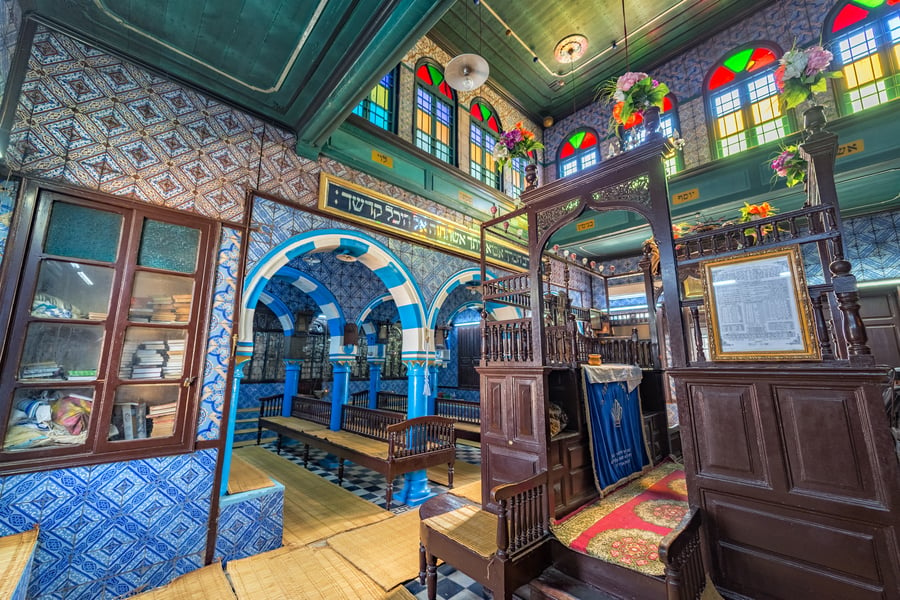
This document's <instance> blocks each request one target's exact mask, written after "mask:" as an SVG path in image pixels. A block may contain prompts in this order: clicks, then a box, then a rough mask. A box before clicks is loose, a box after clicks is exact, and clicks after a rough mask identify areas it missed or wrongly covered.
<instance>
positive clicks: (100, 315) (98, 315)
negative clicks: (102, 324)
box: [88, 311, 108, 321]
mask: <svg viewBox="0 0 900 600" xmlns="http://www.w3.org/2000/svg"><path fill="white" fill-rule="evenodd" d="M107 316H108V315H107V313H105V312H93V311H91V312H89V313H88V319H90V320H91V321H105V320H106V317H107Z"/></svg>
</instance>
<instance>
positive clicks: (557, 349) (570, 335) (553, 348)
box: [544, 325, 576, 366]
mask: <svg viewBox="0 0 900 600" xmlns="http://www.w3.org/2000/svg"><path fill="white" fill-rule="evenodd" d="M544 346H545V349H546V352H545V355H546V361H547V364H548V365H553V366H559V365H571V364H573V363H574V362H575V360H576V356H575V330H574V328H573V327H571V326H569V325H553V326H550V327H545V328H544Z"/></svg>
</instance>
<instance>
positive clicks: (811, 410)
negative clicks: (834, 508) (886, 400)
mask: <svg viewBox="0 0 900 600" xmlns="http://www.w3.org/2000/svg"><path fill="white" fill-rule="evenodd" d="M774 392H775V403H776V407H777V409H778V411H779V414H780V416H781V423H782V424H781V427H782V431H781V434H782V438H783V439H784V444H785V452H786V455H787V468H788V473H787V474H788V477H789V482H788V487H789V489H790V491H791V492H793V493H795V494H810V495H818V496H824V497H827V498H828V499H834V497H835V496H842V497H845V498H847V499H852V500H853V501H861V500H870V501H872V502H873V503H877V504H878V505H879V506H883V502H882V500H883V498H882V496H883V492H881V493H880V492H879V489H878V488H877V487H876V479H875V474H874V473H873V465H874V462H875V457H874V448H872V440H871V439H867V438H866V436H865V434H864V432H863V425H862V421H861V419H862V418H864V415H861V414H860V411H861V410H862V411H863V413H864V412H865V406H864V402H863V401H864V398H861V397H860V395H859V393H858V392H859V391H858V390H855V389H847V390H843V389H837V390H823V389H809V388H805V387H801V388H795V387H789V386H777V387H775V389H774Z"/></svg>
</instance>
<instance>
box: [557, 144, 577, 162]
mask: <svg viewBox="0 0 900 600" xmlns="http://www.w3.org/2000/svg"><path fill="white" fill-rule="evenodd" d="M573 154H575V146H573V145H572V142H566V143H565V144H563V147H562V151H561V152H560V153H559V157H560V158H569V157H570V156H572V155H573Z"/></svg>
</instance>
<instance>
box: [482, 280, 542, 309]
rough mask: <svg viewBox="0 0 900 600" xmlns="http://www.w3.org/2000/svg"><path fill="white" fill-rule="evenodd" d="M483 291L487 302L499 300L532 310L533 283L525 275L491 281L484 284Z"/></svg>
mask: <svg viewBox="0 0 900 600" xmlns="http://www.w3.org/2000/svg"><path fill="white" fill-rule="evenodd" d="M481 289H482V297H483V298H484V300H485V301H487V300H497V301H499V302H503V303H504V304H511V305H513V306H519V307H521V308H531V297H530V295H529V292H530V289H531V281H530V278H529V277H528V275H527V274H525V273H516V274H514V275H507V276H505V277H498V278H496V279H490V280H488V281H485V282H483V283H482V288H481Z"/></svg>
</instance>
